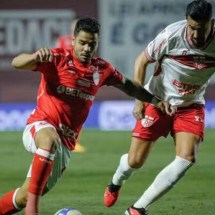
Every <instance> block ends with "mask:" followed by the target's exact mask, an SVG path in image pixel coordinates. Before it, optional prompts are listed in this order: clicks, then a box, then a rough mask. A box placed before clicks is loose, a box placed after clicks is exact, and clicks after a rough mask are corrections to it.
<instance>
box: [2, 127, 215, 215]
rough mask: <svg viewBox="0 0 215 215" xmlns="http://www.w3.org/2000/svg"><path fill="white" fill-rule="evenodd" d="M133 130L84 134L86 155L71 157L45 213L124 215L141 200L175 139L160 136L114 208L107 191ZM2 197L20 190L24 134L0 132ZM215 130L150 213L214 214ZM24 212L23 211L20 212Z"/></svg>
mask: <svg viewBox="0 0 215 215" xmlns="http://www.w3.org/2000/svg"><path fill="white" fill-rule="evenodd" d="M130 135H131V133H130V132H125V131H123V132H109V131H108V132H105V131H97V130H84V131H83V134H82V136H81V143H82V144H83V145H84V146H85V147H86V148H87V152H85V153H82V154H78V153H73V155H72V159H71V162H70V166H69V168H68V169H67V171H66V172H65V174H64V177H63V178H62V179H61V180H60V181H59V183H58V184H57V185H56V186H55V187H54V188H53V190H51V191H50V192H49V193H48V194H47V195H46V196H44V197H43V198H42V199H41V206H40V208H41V213H40V214H41V215H53V214H54V213H55V212H56V211H57V210H59V209H60V208H64V207H75V208H77V209H79V210H80V211H81V212H82V213H83V215H120V214H124V211H125V209H126V208H127V207H128V206H130V205H131V204H132V203H134V201H135V200H137V198H139V197H140V195H141V194H142V192H143V191H144V190H145V189H146V187H147V186H148V185H149V184H150V183H151V182H152V180H153V179H154V177H155V176H156V175H157V173H158V172H159V171H160V170H161V169H162V168H163V167H164V166H166V165H167V164H168V163H169V162H171V160H172V159H174V156H175V152H174V145H173V143H172V139H171V138H170V137H169V138H167V139H165V138H161V139H160V140H159V141H158V142H157V144H156V145H155V146H154V148H153V151H152V153H151V155H150V157H149V159H148V160H147V162H146V164H145V166H144V168H142V169H141V170H139V171H138V172H137V173H135V174H134V175H133V176H132V177H131V178H130V179H129V180H128V181H127V182H126V184H125V186H124V187H123V188H122V190H121V195H120V198H119V200H118V202H117V203H116V205H115V206H113V207H112V208H106V207H104V206H103V192H104V188H105V187H106V185H107V183H108V182H109V180H110V178H111V176H112V175H113V172H114V170H115V169H116V167H117V165H118V162H119V159H120V156H121V154H123V153H125V152H127V150H128V148H129V145H130V138H131V137H130ZM0 139H1V150H0V169H1V173H0V182H1V183H0V184H1V186H0V195H2V194H4V193H5V192H6V191H9V190H11V189H14V188H16V187H17V186H19V185H20V184H21V183H22V181H23V180H24V178H25V175H26V172H27V169H28V166H29V164H30V161H31V159H32V157H31V155H30V154H29V153H28V152H26V151H25V149H24V147H23V146H22V143H21V141H22V133H20V132H1V133H0ZM214 153H215V130H206V134H205V141H204V143H203V144H202V145H201V146H200V149H199V154H198V159H197V163H196V165H195V166H194V167H192V168H191V169H190V171H189V172H188V173H187V175H186V176H185V177H184V178H183V179H182V180H181V181H180V182H179V183H178V184H177V185H176V187H175V188H174V189H173V190H172V191H170V192H169V193H168V194H167V195H166V196H165V197H163V198H162V199H160V200H158V201H157V202H156V203H155V204H153V205H152V206H151V207H150V214H152V215H155V214H156V215H158V214H159V215H190V214H192V215H203V214H207V215H214V214H215V207H214V203H215V200H214V199H215V198H214V195H215V194H214V193H215V192H214V191H215V180H214V178H215V171H214V166H215V159H214ZM18 214H19V215H21V214H24V213H23V212H20V213H18Z"/></svg>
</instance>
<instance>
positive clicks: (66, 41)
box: [56, 34, 73, 49]
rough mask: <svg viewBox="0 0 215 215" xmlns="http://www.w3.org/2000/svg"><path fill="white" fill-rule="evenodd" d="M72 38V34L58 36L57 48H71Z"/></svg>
mask: <svg viewBox="0 0 215 215" xmlns="http://www.w3.org/2000/svg"><path fill="white" fill-rule="evenodd" d="M72 38H73V36H72V35H70V34H68V35H63V36H60V37H59V38H58V39H57V44H56V47H57V48H63V49H70V48H72Z"/></svg>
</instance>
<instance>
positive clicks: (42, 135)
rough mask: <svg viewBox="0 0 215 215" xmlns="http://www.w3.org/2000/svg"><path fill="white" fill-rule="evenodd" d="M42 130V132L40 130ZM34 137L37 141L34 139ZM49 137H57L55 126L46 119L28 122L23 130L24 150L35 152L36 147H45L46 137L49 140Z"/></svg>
mask: <svg viewBox="0 0 215 215" xmlns="http://www.w3.org/2000/svg"><path fill="white" fill-rule="evenodd" d="M42 130H43V132H40V131H42ZM38 133H39V135H38ZM46 134H47V135H46ZM36 136H37V137H36ZM36 138H37V141H36V140H35V139H36ZM51 138H58V134H57V132H56V130H55V127H54V126H53V125H51V124H50V123H48V122H46V121H37V122H34V123H31V124H28V125H27V126H26V127H25V130H24V132H23V144H24V146H25V148H26V150H27V151H29V152H31V153H35V152H36V150H37V148H38V147H41V148H44V149H47V145H46V144H45V143H46V142H47V141H48V139H49V141H50V139H51ZM36 142H37V143H36ZM40 144H41V145H40ZM44 145H45V146H44ZM43 146H44V147H43Z"/></svg>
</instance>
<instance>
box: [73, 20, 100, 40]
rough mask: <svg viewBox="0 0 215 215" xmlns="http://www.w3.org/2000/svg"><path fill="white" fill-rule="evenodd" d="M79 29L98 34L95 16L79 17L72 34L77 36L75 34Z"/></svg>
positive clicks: (98, 29) (98, 27)
mask: <svg viewBox="0 0 215 215" xmlns="http://www.w3.org/2000/svg"><path fill="white" fill-rule="evenodd" d="M80 31H87V32H90V33H96V34H98V35H99V34H100V24H99V22H98V21H97V20H96V19H95V18H91V17H83V18H80V19H79V20H78V21H77V23H76V26H75V30H74V36H77V34H78V33H79V32H80Z"/></svg>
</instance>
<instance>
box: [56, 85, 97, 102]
mask: <svg viewBox="0 0 215 215" xmlns="http://www.w3.org/2000/svg"><path fill="white" fill-rule="evenodd" d="M57 93H58V94H64V95H69V96H73V97H78V98H80V99H83V100H85V101H93V100H94V98H95V96H93V95H90V94H88V93H85V92H83V91H82V90H78V89H75V88H70V87H66V86H64V85H59V86H58V87H57Z"/></svg>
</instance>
